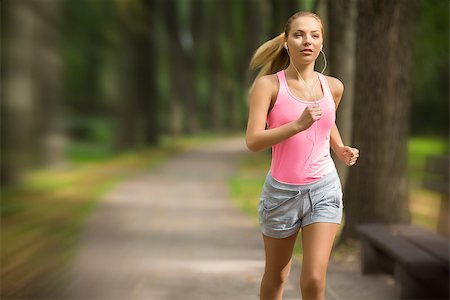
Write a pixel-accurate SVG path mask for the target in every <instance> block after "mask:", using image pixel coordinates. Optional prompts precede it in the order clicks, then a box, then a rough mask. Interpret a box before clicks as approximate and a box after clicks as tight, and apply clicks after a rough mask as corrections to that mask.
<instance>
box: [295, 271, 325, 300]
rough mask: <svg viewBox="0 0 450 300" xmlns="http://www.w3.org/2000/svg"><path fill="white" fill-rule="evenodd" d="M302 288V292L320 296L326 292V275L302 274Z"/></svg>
mask: <svg viewBox="0 0 450 300" xmlns="http://www.w3.org/2000/svg"><path fill="white" fill-rule="evenodd" d="M300 288H301V290H302V294H307V295H309V296H310V297H311V296H320V295H322V294H323V293H324V292H325V277H324V276H321V275H319V274H311V275H305V276H301V278H300Z"/></svg>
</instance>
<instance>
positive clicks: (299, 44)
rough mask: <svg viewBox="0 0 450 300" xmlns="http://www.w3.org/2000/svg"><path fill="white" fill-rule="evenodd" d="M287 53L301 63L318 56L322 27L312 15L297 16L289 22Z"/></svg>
mask: <svg viewBox="0 0 450 300" xmlns="http://www.w3.org/2000/svg"><path fill="white" fill-rule="evenodd" d="M287 44H288V47H289V54H290V56H291V57H293V58H295V60H297V61H300V62H302V63H310V62H312V61H314V60H316V58H317V57H318V56H319V53H320V47H321V46H322V44H323V37H322V27H321V25H320V23H319V22H318V21H317V20H316V19H315V18H313V17H298V18H297V19H295V20H293V21H292V23H291V28H290V31H289V34H288V37H287Z"/></svg>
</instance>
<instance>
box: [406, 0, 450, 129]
mask: <svg viewBox="0 0 450 300" xmlns="http://www.w3.org/2000/svg"><path fill="white" fill-rule="evenodd" d="M448 37H449V1H442V0H421V1H420V6H419V11H418V15H417V20H416V33H415V39H414V53H413V62H414V66H413V89H412V111H411V117H412V122H411V129H412V133H413V134H414V135H417V134H434V135H436V134H440V135H446V136H448V135H449V115H448V113H449V89H448V83H449V67H448V66H449V42H448Z"/></svg>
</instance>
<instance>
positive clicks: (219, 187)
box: [62, 138, 393, 300]
mask: <svg viewBox="0 0 450 300" xmlns="http://www.w3.org/2000/svg"><path fill="white" fill-rule="evenodd" d="M245 152H246V150H245V144H244V141H243V139H242V138H227V139H222V140H220V141H219V142H215V143H212V144H208V145H203V146H201V147H198V148H195V149H192V150H189V151H186V152H184V153H182V154H180V155H178V156H177V157H175V158H173V159H171V160H170V161H168V162H166V163H164V164H162V165H161V166H160V167H159V168H157V169H155V170H152V171H149V172H145V173H143V174H140V175H139V176H136V177H134V178H131V179H129V180H127V181H125V182H124V183H122V184H121V185H119V186H118V187H116V188H114V189H113V190H112V191H110V192H109V193H108V194H107V195H106V196H105V198H104V199H103V200H102V201H101V202H100V204H99V206H98V207H97V209H96V210H95V212H94V213H93V215H92V216H91V217H90V218H89V220H88V221H87V224H86V227H85V230H84V234H83V237H82V239H81V246H80V249H79V252H78V254H77V255H76V257H75V260H74V262H73V265H72V267H71V270H70V276H69V280H68V284H67V287H66V288H65V289H64V291H63V296H62V298H64V299H83V300H88V299H105V300H106V299H123V300H131V299H146V300H152V299H155V300H203V299H205V300H228V299H236V300H241V299H242V300H247V299H254V300H255V299H259V296H258V295H259V284H260V279H261V276H262V272H263V269H264V252H263V245H262V240H261V236H260V233H259V230H258V227H257V226H256V225H257V224H255V222H254V221H253V220H252V219H251V218H249V217H248V216H246V215H244V214H242V213H241V212H239V211H238V209H237V208H236V207H235V206H234V205H233V203H232V202H231V200H230V195H229V191H228V185H227V179H228V177H229V176H231V175H232V174H233V172H234V171H235V168H236V166H237V162H238V160H239V158H240V157H241V156H242V155H243V154H245ZM255 213H256V212H255ZM292 269H293V270H292V273H291V276H290V281H289V283H288V284H287V286H286V289H285V297H284V299H286V300H288V299H299V292H298V284H297V282H298V278H299V277H298V276H299V266H298V264H296V265H295V266H294V267H293V268H292ZM383 280H384V279H383V278H379V277H372V278H366V277H362V276H360V275H359V272H357V271H356V272H355V271H351V270H350V271H349V270H347V269H342V268H339V267H338V266H332V265H330V272H329V275H328V279H327V281H328V282H327V285H328V286H327V299H332V300H334V299H335V300H340V299H346V300H348V299H358V300H359V299H389V298H393V293H392V288H391V287H388V286H387V285H386V284H385V282H384V281H383Z"/></svg>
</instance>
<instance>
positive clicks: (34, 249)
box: [0, 136, 214, 299]
mask: <svg viewBox="0 0 450 300" xmlns="http://www.w3.org/2000/svg"><path fill="white" fill-rule="evenodd" d="M210 141H214V136H200V137H199V136H195V137H190V138H182V139H177V140H173V139H169V138H165V139H163V140H162V142H161V144H162V145H161V146H160V147H146V148H139V149H134V150H130V151H127V152H124V153H121V154H113V153H111V152H110V151H108V150H107V149H101V148H97V149H95V145H87V144H84V145H81V144H76V145H73V146H72V147H71V149H69V153H70V155H71V159H70V161H69V163H68V164H67V166H66V167H65V168H64V169H60V170H43V169H37V170H33V171H29V172H28V173H26V174H25V176H24V178H23V182H22V184H21V185H20V186H17V187H9V188H6V187H5V188H2V191H1V207H0V213H1V250H2V251H1V257H0V262H1V265H2V269H1V277H2V287H3V288H2V289H1V298H2V299H3V297H5V298H12V297H24V298H27V297H33V298H38V297H39V295H40V294H42V295H52V294H53V293H54V290H56V289H58V287H59V285H60V283H61V282H63V280H64V277H65V276H66V274H65V270H66V269H67V265H68V263H70V261H71V259H72V257H73V255H74V254H75V253H76V251H77V246H78V241H79V237H80V233H81V229H82V226H83V224H84V223H85V221H86V219H87V217H88V216H89V215H90V214H91V213H92V211H93V210H94V209H95V207H96V206H97V204H98V202H99V200H100V199H101V198H102V197H103V196H104V195H105V193H107V192H108V191H110V190H111V189H112V188H113V187H115V186H116V185H117V184H119V183H120V182H122V181H123V180H125V179H126V178H129V177H130V176H135V175H138V174H139V173H140V172H144V171H147V170H149V169H152V168H155V167H156V166H158V165H159V164H161V163H162V162H164V161H165V160H167V159H168V158H170V157H172V156H173V155H174V154H176V153H178V152H179V151H182V150H185V149H188V148H190V147H193V146H194V145H198V144H199V143H207V142H210Z"/></svg>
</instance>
